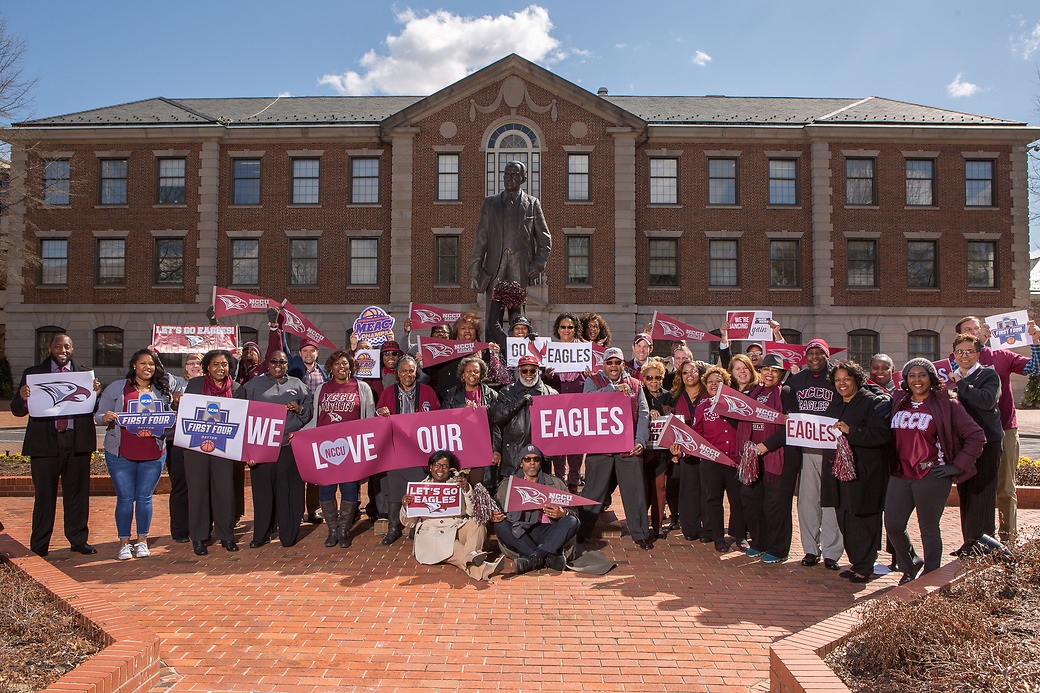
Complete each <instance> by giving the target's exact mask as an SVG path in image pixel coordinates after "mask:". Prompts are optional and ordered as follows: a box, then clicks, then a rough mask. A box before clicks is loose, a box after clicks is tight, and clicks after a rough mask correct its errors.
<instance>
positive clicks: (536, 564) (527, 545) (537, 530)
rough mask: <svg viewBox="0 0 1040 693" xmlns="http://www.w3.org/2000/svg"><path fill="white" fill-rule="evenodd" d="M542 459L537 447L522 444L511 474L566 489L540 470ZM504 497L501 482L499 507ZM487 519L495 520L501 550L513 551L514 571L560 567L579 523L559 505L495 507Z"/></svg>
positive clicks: (506, 487) (504, 487) (505, 487)
mask: <svg viewBox="0 0 1040 693" xmlns="http://www.w3.org/2000/svg"><path fill="white" fill-rule="evenodd" d="M543 459H544V455H542V451H541V450H539V449H538V448H536V447H535V446H534V445H528V446H526V447H525V448H524V449H523V452H522V455H521V457H520V468H519V469H518V470H517V471H516V473H514V474H513V476H515V477H518V478H520V479H524V480H526V481H530V482H533V483H536V484H542V485H544V486H551V487H552V488H555V489H559V490H560V491H564V492H566V491H567V484H565V483H564V481H563V479H561V478H559V477H558V476H553V475H552V474H546V473H545V472H543V471H542V461H543ZM508 497H509V485H508V484H502V485H501V486H500V487H499V489H498V497H497V499H496V500H497V502H498V505H499V507H500V508H504V507H505V505H506V499H507V498H508ZM491 521H492V522H494V523H495V524H494V526H495V536H496V537H498V543H499V544H500V545H501V546H502V547H503V551H505V550H506V549H510V550H512V551H513V552H514V553H516V554H517V556H516V558H515V559H513V562H514V564H515V566H516V572H517V574H522V573H528V572H530V571H532V570H538V569H539V568H543V567H544V568H551V569H553V570H561V571H562V570H564V569H565V568H566V567H567V561H566V559H565V558H564V557H563V551H564V549H565V548H566V547H567V545H568V544H569V543H570V542H571V540H572V539H573V538H574V536H575V535H576V534H577V533H578V528H579V526H580V524H581V523H580V522H579V521H578V517H577V515H575V514H574V512H573V511H572V510H571V509H569V508H564V507H561V506H559V505H546V506H545V507H544V508H538V509H534V510H517V511H513V512H508V513H506V512H502V511H501V510H495V511H494V512H493V513H492V514H491Z"/></svg>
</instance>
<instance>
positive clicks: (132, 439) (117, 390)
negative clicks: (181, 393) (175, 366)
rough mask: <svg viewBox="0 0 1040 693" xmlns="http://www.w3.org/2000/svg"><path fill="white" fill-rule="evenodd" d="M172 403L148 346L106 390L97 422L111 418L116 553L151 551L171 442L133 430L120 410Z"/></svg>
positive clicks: (108, 442)
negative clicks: (133, 533)
mask: <svg viewBox="0 0 1040 693" xmlns="http://www.w3.org/2000/svg"><path fill="white" fill-rule="evenodd" d="M169 409H170V387H169V384H168V382H167V379H166V371H165V370H164V369H163V366H162V362H161V361H160V360H159V359H158V358H156V356H155V354H154V353H152V352H151V351H149V350H148V349H141V350H140V351H137V352H136V353H134V355H133V356H132V357H131V358H130V370H129V371H128V372H127V374H126V378H125V379H123V380H117V381H115V382H114V383H112V384H111V385H109V386H108V387H106V388H105V391H104V392H102V393H101V398H100V400H99V401H98V408H97V413H96V414H94V420H95V421H96V422H97V423H102V424H108V431H107V432H106V433H105V461H106V462H107V463H108V473H109V474H110V475H111V477H112V484H113V485H114V486H115V489H116V531H117V532H118V534H119V553H118V554H117V555H116V558H117V559H119V560H120V561H125V560H127V559H130V558H144V557H145V556H147V555H149V552H148V533H149V532H150V531H151V528H152V494H153V493H154V492H155V486H156V484H158V483H159V475H160V474H162V468H163V463H164V462H165V461H166V442H165V440H164V439H163V436H162V434H161V433H159V434H158V435H147V434H136V433H131V432H130V431H128V430H126V429H125V428H123V427H121V426H120V425H119V422H118V417H117V414H118V413H126V412H144V411H160V410H169ZM135 514H136V516H137V538H136V539H133V540H131V538H130V527H131V525H132V524H133V519H134V515H135Z"/></svg>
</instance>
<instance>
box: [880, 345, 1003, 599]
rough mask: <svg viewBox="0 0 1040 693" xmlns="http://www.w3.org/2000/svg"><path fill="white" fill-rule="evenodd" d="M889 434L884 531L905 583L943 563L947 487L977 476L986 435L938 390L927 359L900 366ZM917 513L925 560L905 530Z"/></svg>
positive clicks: (937, 376)
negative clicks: (892, 463) (892, 461)
mask: <svg viewBox="0 0 1040 693" xmlns="http://www.w3.org/2000/svg"><path fill="white" fill-rule="evenodd" d="M891 425H892V433H893V435H894V438H895V448H896V468H895V470H894V471H893V472H892V477H891V479H889V482H888V492H887V493H886V495H885V531H886V532H887V533H888V538H889V541H891V542H892V549H893V554H892V555H893V556H894V557H895V559H896V563H897V564H898V566H899V569H900V570H901V571H902V573H903V579H902V580H900V581H899V584H901V585H902V584H905V583H907V582H910V581H911V580H913V579H915V578H916V577H917V576H918V575H919V574H921V572H922V566H923V572H925V573H928V572H931V571H933V570H935V569H936V568H938V567H939V564H940V562H941V560H942V534H941V532H940V530H939V521H940V519H942V514H943V509H944V508H945V507H946V499H947V498H949V496H950V486H951V485H952V483H953V482H954V481H956V482H957V483H961V482H964V481H967V480H968V479H970V478H971V477H972V476H974V475H975V460H976V459H977V458H978V456H979V455H980V454H982V449H983V446H985V444H986V434H985V433H984V432H983V430H982V428H980V427H979V425H978V424H977V423H975V421H974V420H973V419H972V418H971V416H970V415H969V414H968V412H967V411H965V409H964V407H963V406H962V405H961V403H960V402H957V401H956V400H954V399H952V398H951V397H950V395H949V393H947V392H945V391H944V390H943V389H942V384H941V381H940V380H939V374H938V372H936V370H935V366H933V365H932V363H931V361H929V360H928V359H922V358H917V359H911V360H909V361H907V362H906V365H905V366H903V385H902V390H898V391H896V393H895V395H894V396H893V398H892V424H891ZM915 508H916V509H917V522H918V525H919V527H920V529H921V543H922V544H923V545H924V561H922V560H921V559H920V558H918V557H917V555H916V554H915V553H914V549H913V546H912V545H911V544H910V535H909V534H907V531H906V525H907V522H908V521H909V520H910V513H911V512H913V510H914V509H915Z"/></svg>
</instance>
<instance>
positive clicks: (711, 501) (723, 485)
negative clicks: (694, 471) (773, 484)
mask: <svg viewBox="0 0 1040 693" xmlns="http://www.w3.org/2000/svg"><path fill="white" fill-rule="evenodd" d="M701 491H702V493H703V496H702V497H703V500H704V507H703V511H704V528H705V531H706V533H707V534H708V536H710V537H711V538H712V539H714V540H715V541H721V540H723V539H725V538H726V529H725V527H726V525H725V522H724V519H725V509H724V508H723V505H722V495H723V493H725V494H726V498H728V499H729V533H730V535H731V536H734V537H736V538H737V539H743V538H744V535H745V534H747V528H746V527H745V525H744V508H743V506H742V505H741V503H740V481H738V480H737V468H736V467H730V466H729V465H728V464H719V463H718V462H712V461H711V460H705V461H704V462H702V463H701Z"/></svg>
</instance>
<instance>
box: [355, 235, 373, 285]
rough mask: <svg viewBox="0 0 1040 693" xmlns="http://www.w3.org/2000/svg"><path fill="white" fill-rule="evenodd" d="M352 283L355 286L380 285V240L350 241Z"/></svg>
mask: <svg viewBox="0 0 1040 693" xmlns="http://www.w3.org/2000/svg"><path fill="white" fill-rule="evenodd" d="M350 283H351V284H355V285H374V284H378V283H379V240H378V239H376V238H351V239H350Z"/></svg>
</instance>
